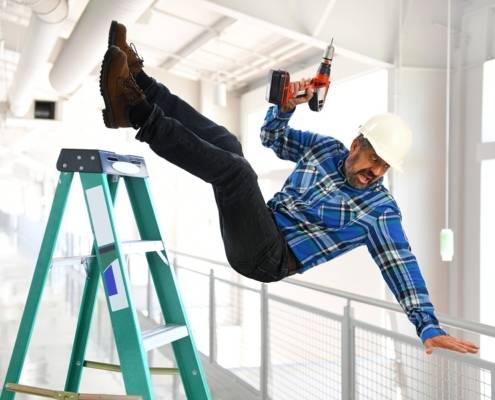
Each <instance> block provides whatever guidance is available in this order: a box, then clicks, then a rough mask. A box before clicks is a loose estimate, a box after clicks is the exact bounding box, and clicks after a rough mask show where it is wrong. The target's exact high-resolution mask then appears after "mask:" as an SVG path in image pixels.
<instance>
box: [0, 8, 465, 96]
mask: <svg viewBox="0 0 495 400" xmlns="http://www.w3.org/2000/svg"><path fill="white" fill-rule="evenodd" d="M459 1H461V0H459ZM26 2H27V3H29V2H30V0H24V1H23V0H0V24H1V25H0V38H2V39H3V45H1V47H0V100H1V99H3V100H4V99H5V92H6V90H7V88H8V87H9V85H10V83H11V80H12V77H13V73H14V71H15V68H16V65H17V62H18V59H19V54H20V52H21V50H22V44H23V38H24V36H25V32H26V29H27V26H28V24H29V19H30V13H31V11H30V8H29V7H27V6H25V5H22V4H23V3H24V4H25V3H26ZM87 4H88V0H70V1H69V10H70V11H69V16H68V18H67V20H66V21H65V22H64V25H63V28H62V29H61V33H60V39H59V41H58V42H57V44H56V45H55V47H54V49H53V51H52V53H51V55H50V57H49V59H48V60H47V63H48V67H47V71H49V70H50V66H51V63H53V62H54V61H55V60H56V57H57V55H58V53H59V52H60V50H61V49H62V47H63V46H64V43H65V41H66V40H67V39H68V38H69V37H70V33H71V32H72V30H73V28H74V26H75V25H76V24H77V21H78V19H79V18H80V17H81V14H82V13H83V11H84V9H85V7H86V5H87ZM398 4H399V2H398V1H397V0H311V1H310V2H308V1H305V0H270V2H267V1H261V0H252V1H250V2H247V1H245V0H156V1H154V2H152V4H151V6H150V7H149V9H148V10H146V11H145V12H144V13H143V14H142V15H141V16H140V17H139V18H138V19H137V21H136V23H134V24H132V25H129V26H128V38H129V39H130V41H132V42H133V43H134V44H135V45H136V47H137V49H138V51H139V53H140V54H141V55H142V56H143V58H144V60H145V65H149V66H153V67H162V68H165V69H167V70H169V71H170V72H172V73H174V74H177V75H179V76H182V77H186V78H189V79H195V80H197V79H206V80H212V81H223V82H226V83H227V84H228V87H229V89H238V90H240V91H243V90H247V89H248V88H251V87H253V86H255V85H256V84H260V82H264V81H265V77H266V75H267V72H268V70H269V69H270V68H287V69H289V70H290V68H294V67H295V66H296V67H301V66H308V65H310V64H311V63H314V64H315V68H316V65H317V62H318V58H319V57H320V55H321V52H322V49H323V48H324V46H325V44H326V43H328V42H329V41H330V39H331V38H332V37H334V38H335V46H336V54H337V55H336V60H337V59H339V58H341V59H343V60H342V61H343V64H344V65H347V66H350V67H351V68H352V63H353V62H356V63H359V64H363V63H364V64H367V65H369V67H370V68H376V66H385V67H386V66H392V65H393V63H394V57H395V53H396V48H397V38H398V36H397V21H398V19H397V16H398ZM446 4H447V0H435V1H425V0H421V1H413V0H404V1H403V14H404V21H405V22H404V27H405V29H406V30H405V31H404V36H405V38H406V39H413V40H407V41H406V42H405V46H404V48H407V49H408V52H407V53H406V54H404V55H403V62H404V63H406V64H407V63H409V64H411V65H420V66H434V67H439V66H442V64H443V59H444V53H443V52H444V46H442V44H443V42H444V41H445V30H444V29H442V28H441V24H442V23H445V21H446V15H445V14H446ZM439 27H440V28H439ZM102 40H106V38H102ZM2 48H3V50H2ZM408 55H410V57H408ZM344 59H345V60H344ZM95 67H96V66H95ZM95 70H97V68H95ZM47 82H48V79H46V82H41V83H40V84H42V85H43V84H45V83H46V85H47V86H48V83H47ZM46 89H47V91H50V88H49V87H47V88H46Z"/></svg>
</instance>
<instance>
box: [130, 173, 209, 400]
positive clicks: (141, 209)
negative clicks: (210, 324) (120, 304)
mask: <svg viewBox="0 0 495 400" xmlns="http://www.w3.org/2000/svg"><path fill="white" fill-rule="evenodd" d="M124 182H125V186H126V188H127V193H128V195H129V200H130V202H131V208H132V210H133V213H134V217H135V220H136V223H137V226H138V230H139V234H140V236H141V240H160V241H163V239H162V235H161V232H160V228H159V226H158V222H157V218H156V214H155V211H154V207H153V202H152V199H151V194H150V189H149V182H148V178H134V177H127V176H126V177H124ZM146 259H147V260H148V264H149V268H150V272H151V277H152V279H153V283H154V286H155V290H156V293H157V295H158V301H159V304H160V307H161V310H162V314H163V315H164V317H165V319H166V322H167V323H168V324H178V325H185V326H187V329H188V331H189V335H188V336H187V337H184V338H182V339H180V340H177V341H175V342H172V349H173V352H174V356H175V360H176V362H177V365H178V366H179V371H180V374H181V379H182V382H183V386H184V389H185V392H186V396H187V398H188V399H211V393H210V391H209V388H208V385H207V383H206V375H205V372H204V370H203V366H202V364H201V361H200V359H199V355H198V352H197V350H196V344H195V342H194V338H193V336H192V334H191V329H190V325H189V322H188V320H187V316H186V313H185V307H184V305H183V301H182V299H181V294H180V292H179V290H178V283H177V282H176V278H175V274H174V271H173V269H172V268H171V266H170V263H169V261H168V258H167V255H166V252H165V250H163V251H160V252H155V253H147V254H146Z"/></svg>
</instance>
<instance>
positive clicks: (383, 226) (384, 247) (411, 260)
mask: <svg viewBox="0 0 495 400" xmlns="http://www.w3.org/2000/svg"><path fill="white" fill-rule="evenodd" d="M366 244H367V247H368V250H369V252H370V254H371V256H372V257H373V259H374V260H375V262H376V263H377V264H378V266H379V267H380V271H381V273H382V275H383V277H384V279H385V282H386V283H387V285H388V287H389V288H390V290H391V291H392V292H393V294H394V296H395V298H396V299H397V301H398V302H399V304H400V305H401V307H402V309H403V310H404V311H405V313H406V315H407V317H408V319H409V321H411V322H412V323H413V324H414V325H415V327H416V333H417V335H418V336H419V337H420V338H421V340H422V341H423V342H424V341H425V340H426V339H428V338H431V337H433V336H438V335H446V334H447V333H446V332H445V331H444V330H443V329H441V328H440V325H439V323H438V320H437V318H436V317H435V311H434V308H433V305H432V304H431V302H430V299H429V295H428V290H427V289H426V284H425V281H424V279H423V277H422V275H421V271H420V269H419V266H418V263H417V261H416V257H415V256H414V255H413V254H412V252H411V247H410V245H409V242H408V240H407V237H406V235H405V233H404V230H403V228H402V224H401V217H400V214H399V213H398V212H397V211H393V210H391V209H388V210H387V211H386V212H385V213H384V214H382V215H381V216H380V217H379V218H378V219H377V222H376V224H375V226H373V227H372V228H371V229H370V230H369V233H368V238H367V243H366Z"/></svg>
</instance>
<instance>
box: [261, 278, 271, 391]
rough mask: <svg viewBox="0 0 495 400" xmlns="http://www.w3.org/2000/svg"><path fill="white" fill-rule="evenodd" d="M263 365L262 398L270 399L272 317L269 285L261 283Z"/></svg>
mask: <svg viewBox="0 0 495 400" xmlns="http://www.w3.org/2000/svg"><path fill="white" fill-rule="evenodd" d="M260 303H261V346H260V347H261V365H260V392H261V399H262V400H267V399H268V378H269V373H270V331H269V329H270V326H269V324H270V319H269V314H268V311H269V310H268V286H267V284H266V283H262V284H261V299H260Z"/></svg>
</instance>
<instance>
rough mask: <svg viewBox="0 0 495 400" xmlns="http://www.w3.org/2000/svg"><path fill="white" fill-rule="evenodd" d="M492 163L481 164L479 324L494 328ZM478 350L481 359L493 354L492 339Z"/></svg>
mask: <svg viewBox="0 0 495 400" xmlns="http://www.w3.org/2000/svg"><path fill="white" fill-rule="evenodd" d="M493 176H495V160H485V161H483V162H482V164H481V203H480V206H481V208H480V218H481V219H480V322H481V323H483V324H488V325H492V326H495V314H494V313H493V304H494V303H495V295H494V292H493V282H495V268H494V267H495V265H494V258H495V251H494V247H493V243H495V208H494V207H493V202H494V200H495V186H494V185H493ZM483 339H484V337H482V343H481V349H482V351H483V356H485V354H486V355H493V354H495V343H494V341H493V340H486V341H484V340H483Z"/></svg>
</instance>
